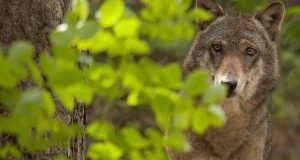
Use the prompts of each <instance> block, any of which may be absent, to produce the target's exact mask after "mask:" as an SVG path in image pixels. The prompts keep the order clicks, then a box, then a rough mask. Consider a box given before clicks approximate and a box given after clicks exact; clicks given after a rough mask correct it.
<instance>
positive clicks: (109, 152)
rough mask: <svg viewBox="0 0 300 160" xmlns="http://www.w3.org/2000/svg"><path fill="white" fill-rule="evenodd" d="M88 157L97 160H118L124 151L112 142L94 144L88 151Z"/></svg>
mask: <svg viewBox="0 0 300 160" xmlns="http://www.w3.org/2000/svg"><path fill="white" fill-rule="evenodd" d="M87 154H88V157H89V158H91V159H95V160H118V159H120V158H121V156H122V155H123V151H122V150H121V149H120V148H119V147H118V146H116V145H114V144H113V143H111V142H103V143H101V142H99V143H93V144H92V145H91V146H90V147H89V150H88V153H87Z"/></svg>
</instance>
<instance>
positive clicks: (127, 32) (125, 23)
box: [113, 16, 140, 37]
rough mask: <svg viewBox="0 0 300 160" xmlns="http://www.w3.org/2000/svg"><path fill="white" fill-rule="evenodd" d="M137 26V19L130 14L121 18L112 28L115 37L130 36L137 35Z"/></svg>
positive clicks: (138, 23) (138, 25)
mask: <svg viewBox="0 0 300 160" xmlns="http://www.w3.org/2000/svg"><path fill="white" fill-rule="evenodd" d="M139 28H140V21H139V19H138V18H137V17H135V16H130V17H124V18H122V19H121V20H120V21H119V22H118V23H117V24H116V25H115V26H114V28H113V29H114V33H115V35H116V36H117V37H132V36H137V35H138V31H139Z"/></svg>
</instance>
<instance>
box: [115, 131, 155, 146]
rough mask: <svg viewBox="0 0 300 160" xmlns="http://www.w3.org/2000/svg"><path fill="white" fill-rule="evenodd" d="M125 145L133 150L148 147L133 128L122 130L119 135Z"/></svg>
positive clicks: (145, 141)
mask: <svg viewBox="0 0 300 160" xmlns="http://www.w3.org/2000/svg"><path fill="white" fill-rule="evenodd" d="M120 134H121V135H122V137H123V139H124V141H125V142H126V144H127V145H128V146H129V147H130V148H133V149H142V148H145V147H147V146H148V144H149V143H148V142H147V140H146V139H145V138H144V137H143V136H142V135H141V134H140V132H138V130H136V129H134V128H129V127H127V128H123V129H121V133H120Z"/></svg>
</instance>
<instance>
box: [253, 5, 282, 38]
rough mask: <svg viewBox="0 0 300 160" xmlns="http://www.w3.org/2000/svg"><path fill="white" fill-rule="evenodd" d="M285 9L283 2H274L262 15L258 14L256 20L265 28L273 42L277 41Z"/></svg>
mask: <svg viewBox="0 0 300 160" xmlns="http://www.w3.org/2000/svg"><path fill="white" fill-rule="evenodd" d="M284 12H285V7H284V4H283V3H282V2H279V1H278V2H274V3H272V4H271V5H270V6H269V7H267V8H266V9H265V10H263V11H262V12H261V13H258V14H257V15H256V16H255V18H256V19H258V21H259V22H260V23H261V24H262V25H263V26H264V27H265V29H266V30H267V32H268V34H269V36H270V38H271V40H273V41H275V40H276V39H277V35H278V32H279V31H280V28H281V23H282V21H283V17H284Z"/></svg>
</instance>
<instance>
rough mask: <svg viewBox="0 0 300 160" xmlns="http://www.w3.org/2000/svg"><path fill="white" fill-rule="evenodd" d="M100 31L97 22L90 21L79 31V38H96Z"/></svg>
mask: <svg viewBox="0 0 300 160" xmlns="http://www.w3.org/2000/svg"><path fill="white" fill-rule="evenodd" d="M98 30H99V24H98V23H97V22H96V21H95V20H89V21H87V22H86V23H85V24H84V25H83V26H82V27H81V28H80V29H79V36H80V38H81V39H87V38H90V37H92V36H94V35H95V34H96V33H97V31H98Z"/></svg>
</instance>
